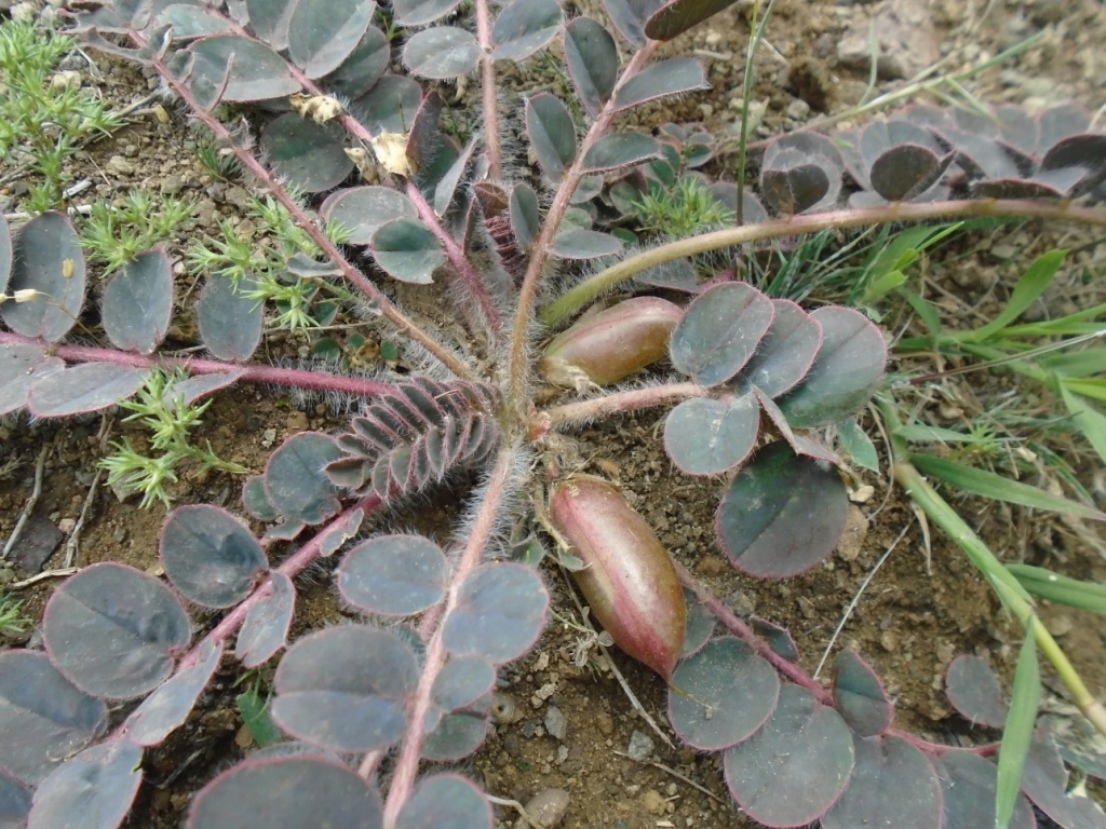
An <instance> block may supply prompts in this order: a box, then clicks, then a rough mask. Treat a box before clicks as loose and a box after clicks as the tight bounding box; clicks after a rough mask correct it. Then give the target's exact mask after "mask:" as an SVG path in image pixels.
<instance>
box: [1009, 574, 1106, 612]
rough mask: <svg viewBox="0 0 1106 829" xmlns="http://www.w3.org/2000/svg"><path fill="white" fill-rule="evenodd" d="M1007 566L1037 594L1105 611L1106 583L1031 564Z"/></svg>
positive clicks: (1024, 585)
mask: <svg viewBox="0 0 1106 829" xmlns="http://www.w3.org/2000/svg"><path fill="white" fill-rule="evenodd" d="M1006 569H1007V570H1009V571H1010V572H1011V573H1013V574H1014V577H1015V578H1016V579H1017V580H1018V581H1019V582H1020V583H1021V586H1022V587H1024V588H1025V589H1026V590H1028V591H1029V592H1030V593H1032V594H1033V595H1034V596H1040V597H1041V598H1042V599H1048V600H1049V601H1050V602H1056V603H1057V604H1062V605H1067V606H1068V607H1074V608H1076V609H1077V610H1090V611H1092V612H1093V613H1106V584H1098V583H1097V582H1090V581H1079V579H1073V578H1070V577H1069V576H1061V575H1060V574H1059V573H1053V572H1052V571H1051V570H1046V569H1045V568H1044V567H1032V566H1030V565H1028V564H1007V565H1006Z"/></svg>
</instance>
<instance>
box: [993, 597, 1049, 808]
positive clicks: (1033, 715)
mask: <svg viewBox="0 0 1106 829" xmlns="http://www.w3.org/2000/svg"><path fill="white" fill-rule="evenodd" d="M1030 618H1031V621H1030V624H1029V625H1027V626H1026V631H1025V641H1024V642H1022V649H1021V653H1020V654H1019V655H1018V667H1017V669H1016V670H1015V671H1014V693H1013V696H1012V697H1011V699H1010V713H1009V714H1008V715H1007V717H1006V727H1005V728H1004V729H1003V732H1002V748H1001V749H999V756H998V785H997V787H996V790H995V829H1006V826H1007V824H1008V823H1009V822H1010V818H1011V817H1012V816H1013V814H1014V805H1015V802H1016V800H1017V797H1018V791H1019V789H1020V788H1021V779H1022V771H1023V770H1024V769H1025V758H1026V755H1028V754H1029V744H1030V742H1031V741H1032V739H1033V726H1034V725H1036V723H1037V706H1038V705H1039V704H1040V702H1041V671H1040V667H1039V666H1038V664H1037V642H1036V639H1035V638H1034V636H1033V631H1032V625H1033V624H1035V621H1034V619H1035V617H1030Z"/></svg>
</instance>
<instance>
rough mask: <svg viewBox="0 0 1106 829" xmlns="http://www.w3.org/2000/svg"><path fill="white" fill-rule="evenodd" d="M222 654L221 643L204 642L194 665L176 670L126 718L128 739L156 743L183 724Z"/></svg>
mask: <svg viewBox="0 0 1106 829" xmlns="http://www.w3.org/2000/svg"><path fill="white" fill-rule="evenodd" d="M222 656H223V646H222V645H212V644H210V643H205V644H204V645H203V651H202V652H201V654H200V658H199V661H198V662H197V663H196V664H195V665H191V666H189V667H187V668H184V669H182V670H180V671H178V672H177V675H176V676H174V677H173V678H172V679H170V680H169V681H168V682H166V683H165V684H164V685H162V686H161V687H160V688H158V689H157V690H156V691H154V692H153V693H152V694H150V696H148V697H146V699H144V700H143V701H142V704H141V705H140V706H138V708H136V709H135V711H134V713H132V714H131V715H130V716H129V717H127V723H126V725H127V739H129V740H130V741H131V742H133V743H136V744H137V745H140V746H146V747H149V746H156V745H158V744H159V743H161V742H163V741H164V740H165V738H166V737H168V736H169V734H170V732H172V731H174V730H175V729H177V728H179V727H180V726H182V725H184V721H185V720H187V719H188V715H189V714H190V713H191V712H192V708H193V706H195V704H196V700H197V699H198V698H199V696H200V694H201V693H202V692H203V690H204V688H206V687H207V683H208V682H210V681H211V677H212V675H213V674H214V673H215V669H216V668H218V667H219V660H220V659H221V658H222Z"/></svg>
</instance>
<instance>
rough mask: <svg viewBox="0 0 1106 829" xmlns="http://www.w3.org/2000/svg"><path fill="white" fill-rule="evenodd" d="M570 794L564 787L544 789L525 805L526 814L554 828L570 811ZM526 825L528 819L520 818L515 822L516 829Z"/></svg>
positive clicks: (550, 828)
mask: <svg viewBox="0 0 1106 829" xmlns="http://www.w3.org/2000/svg"><path fill="white" fill-rule="evenodd" d="M568 803H569V796H568V792H566V791H565V790H564V789H542V790H541V791H540V792H538V793H537V794H536V795H534V796H533V797H531V798H530V799H529V800H528V801H527V802H526V805H525V807H524V808H525V809H526V814H528V815H529V816H530V818H531V819H532V820H535V821H537V822H538V823H540V824H541V825H542V826H544V827H546V829H553V827H554V826H557V825H559V824H560V822H561V821H562V820H564V816H565V813H566V812H567V811H568ZM525 826H526V821H524V820H522V819H521V818H520V819H519V821H518V823H516V824H515V827H516V829H520V828H521V827H525Z"/></svg>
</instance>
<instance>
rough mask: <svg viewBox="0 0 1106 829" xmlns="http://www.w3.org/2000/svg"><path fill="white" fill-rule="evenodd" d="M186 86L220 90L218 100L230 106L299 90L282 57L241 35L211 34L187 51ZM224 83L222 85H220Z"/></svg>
mask: <svg viewBox="0 0 1106 829" xmlns="http://www.w3.org/2000/svg"><path fill="white" fill-rule="evenodd" d="M189 52H190V53H191V54H192V57H193V63H192V73H191V77H190V78H189V84H190V85H191V86H193V87H196V86H197V85H199V86H201V87H202V88H204V89H208V88H211V89H216V90H221V92H222V94H221V95H220V96H219V98H217V99H216V100H214V101H209V102H207V103H210V105H211V106H214V105H215V104H216V103H218V101H219V100H222V101H230V102H233V103H244V102H247V101H264V100H268V99H270V98H282V97H284V96H286V95H291V94H293V93H295V92H299V91H300V85H299V82H297V81H296V80H295V79H294V78H293V77H292V74H291V72H290V70H289V69H288V66H287V64H285V62H284V58H282V57H281V56H280V55H278V54H277V53H276V52H274V51H273V50H272V49H270V48H269V47H268V46H266V45H265V44H264V43H261V42H260V41H257V40H254V39H253V38H251V37H246V36H244V35H215V36H213V37H205V38H204V39H203V40H198V41H196V42H195V43H194V44H192V46H191V47H190V48H189ZM224 82H225V85H224Z"/></svg>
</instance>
